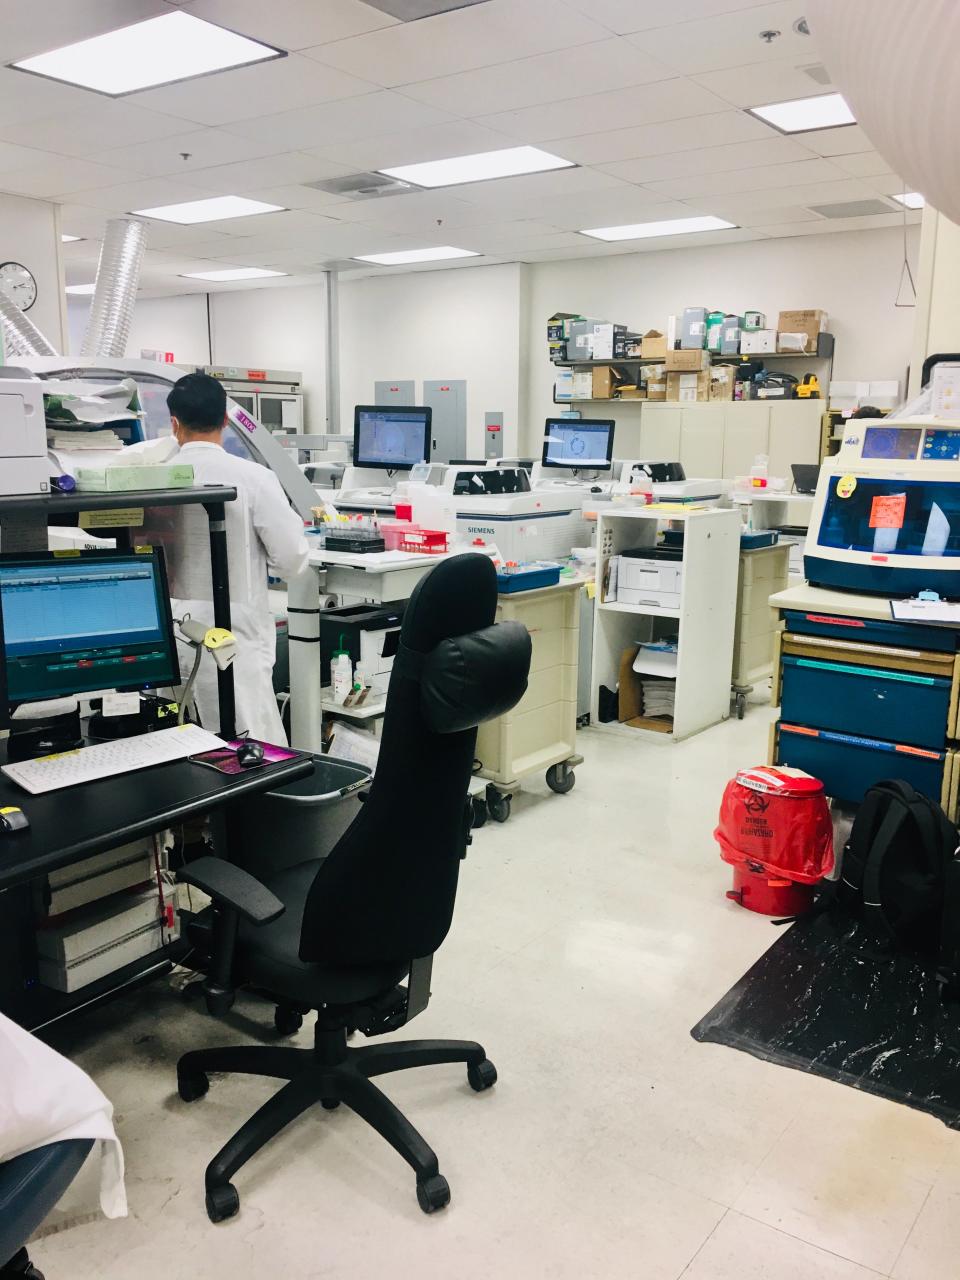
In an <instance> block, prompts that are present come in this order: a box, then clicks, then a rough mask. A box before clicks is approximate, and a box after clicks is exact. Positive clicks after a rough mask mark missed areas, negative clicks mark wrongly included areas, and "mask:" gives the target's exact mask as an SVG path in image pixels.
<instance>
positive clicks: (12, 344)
mask: <svg viewBox="0 0 960 1280" xmlns="http://www.w3.org/2000/svg"><path fill="white" fill-rule="evenodd" d="M0 348H2V354H3V357H4V359H5V360H6V361H7V362H9V360H10V357H11V356H56V355H59V354H60V353H59V351H57V349H56V347H52V346H51V345H50V343H49V342H48V341H47V339H46V338H45V337H44V336H43V334H42V333H41V332H40V330H39V329H38V328H37V326H36V325H35V324H34V323H33V321H32V320H31V319H30V318H29V316H26V315H24V313H23V312H22V311H21V310H20V308H19V307H18V306H17V304H16V303H15V302H13V301H12V300H11V299H10V298H9V297H8V296H7V294H6V293H5V292H4V291H3V289H2V288H0Z"/></svg>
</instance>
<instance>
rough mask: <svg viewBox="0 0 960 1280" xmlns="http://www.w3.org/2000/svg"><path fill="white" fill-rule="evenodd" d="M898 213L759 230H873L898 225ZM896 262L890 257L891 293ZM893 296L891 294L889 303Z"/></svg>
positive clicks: (779, 234)
mask: <svg viewBox="0 0 960 1280" xmlns="http://www.w3.org/2000/svg"><path fill="white" fill-rule="evenodd" d="M907 221H908V222H916V221H919V219H918V218H916V217H913V218H908V220H907ZM900 222H901V219H900V215H899V214H896V213H891V214H878V215H876V216H875V217H871V218H818V219H817V220H816V221H815V222H780V223H774V224H773V225H771V226H765V227H762V228H760V230H762V231H765V232H766V234H767V235H769V236H777V237H788V236H818V235H830V234H832V233H836V232H838V231H875V230H878V229H880V228H882V227H899V226H900ZM897 266H898V264H897V263H896V262H894V261H893V259H891V263H890V267H891V284H890V290H891V295H892V294H893V292H894V290H895V288H896V278H897ZM892 301H893V298H892V296H891V303H892Z"/></svg>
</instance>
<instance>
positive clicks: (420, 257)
mask: <svg viewBox="0 0 960 1280" xmlns="http://www.w3.org/2000/svg"><path fill="white" fill-rule="evenodd" d="M479 257H480V254H479V253H474V251H473V250H472V249H455V248H454V247H453V245H450V244H442V245H438V246H437V247H435V248H433V249H403V250H401V251H400V252H397V253H358V254H357V256H356V257H355V258H354V261H355V262H375V263H376V264H377V266H379V267H400V266H404V265H406V264H407V263H410V262H444V261H446V260H447V259H448V258H479Z"/></svg>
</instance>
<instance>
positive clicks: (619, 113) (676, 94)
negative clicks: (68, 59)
mask: <svg viewBox="0 0 960 1280" xmlns="http://www.w3.org/2000/svg"><path fill="white" fill-rule="evenodd" d="M725 106H726V103H724V102H722V101H721V99H720V98H717V97H715V96H714V95H713V94H712V93H708V92H707V90H706V89H701V88H700V86H699V85H696V84H694V83H693V82H692V81H690V80H681V79H673V80H662V81H660V82H659V83H657V84H647V85H635V86H633V87H632V88H629V89H615V90H613V91H612V92H610V93H592V94H590V95H589V96H587V97H583V98H568V99H567V100H566V101H564V102H553V103H549V104H547V105H544V106H539V107H525V108H523V109H522V110H520V111H503V112H499V113H495V114H493V115H488V116H484V117H483V119H482V121H481V123H482V124H486V125H489V126H490V128H491V129H501V130H502V131H503V132H504V133H509V134H510V135H511V136H512V137H515V138H517V139H519V140H520V141H523V142H548V141H550V140H551V139H556V138H566V137H576V136H577V135H578V134H584V133H589V134H593V133H598V132H601V131H603V130H606V129H617V128H619V127H620V126H622V125H623V123H624V121H630V120H643V121H644V122H646V123H649V124H655V123H657V122H658V121H662V120H680V119H682V118H683V117H685V116H700V115H706V114H707V113H708V112H711V111H722V110H723V109H724V107H725ZM561 154H562V153H561ZM570 158H571V157H569V156H565V157H564V159H570Z"/></svg>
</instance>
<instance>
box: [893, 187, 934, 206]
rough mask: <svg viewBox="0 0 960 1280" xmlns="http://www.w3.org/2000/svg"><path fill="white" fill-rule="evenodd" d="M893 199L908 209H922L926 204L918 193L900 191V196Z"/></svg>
mask: <svg viewBox="0 0 960 1280" xmlns="http://www.w3.org/2000/svg"><path fill="white" fill-rule="evenodd" d="M893 198H894V200H898V201H899V202H900V204H905V205H906V206H907V208H908V209H922V208H923V206H924V205H925V204H926V203H927V202H926V200H924V198H923V196H922V195H921V194H920V192H919V191H902V192H901V193H900V195H898V196H894V197H893Z"/></svg>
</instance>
